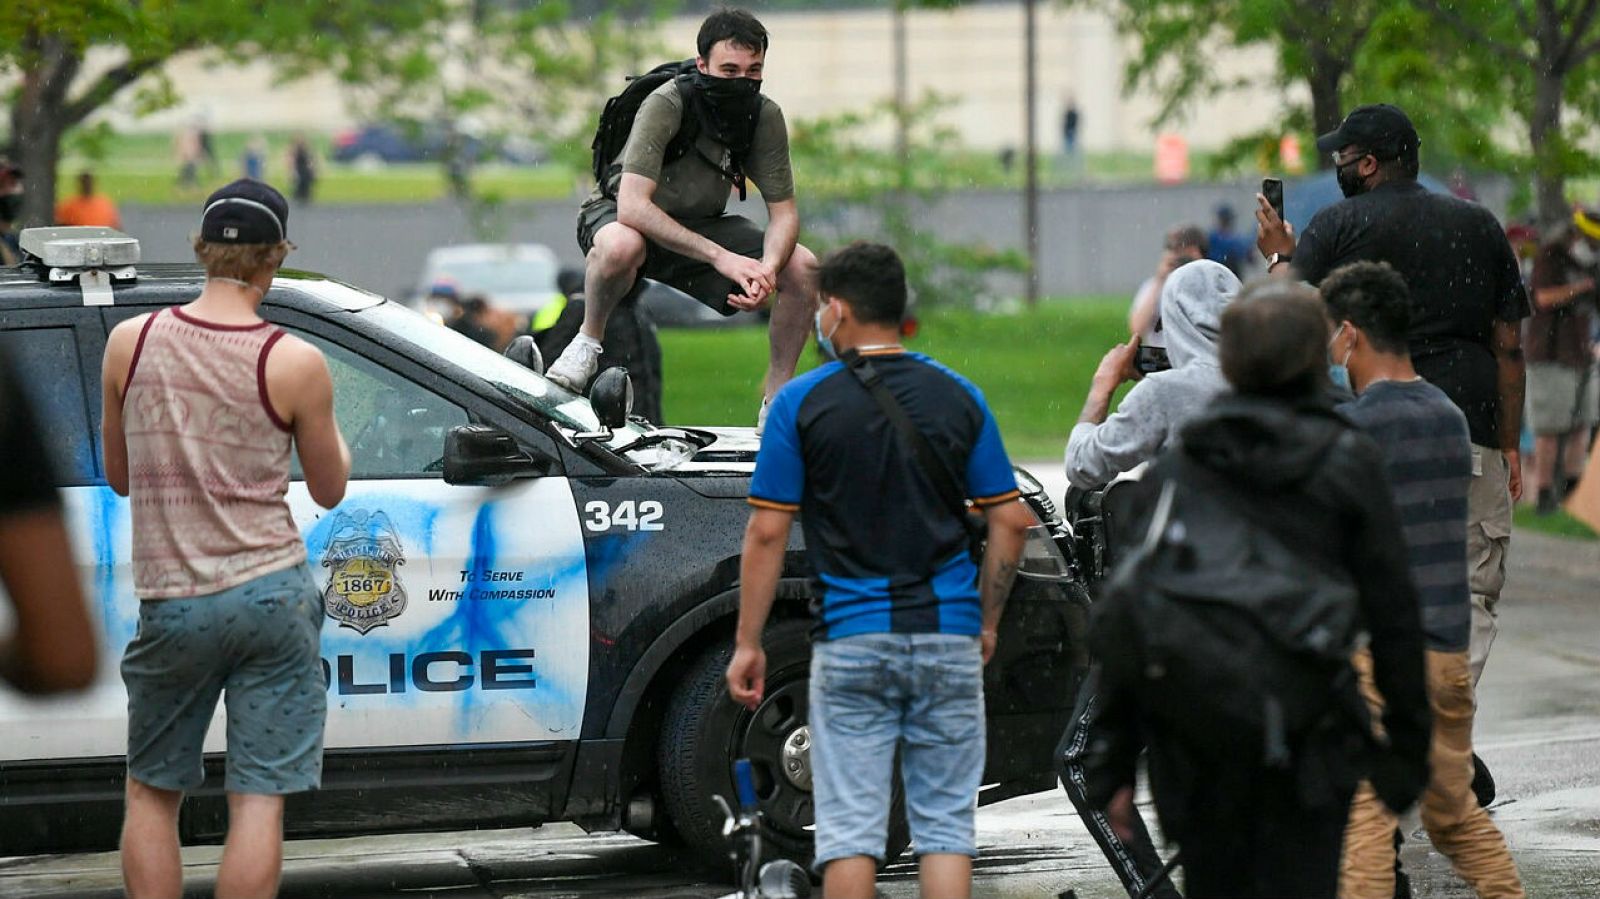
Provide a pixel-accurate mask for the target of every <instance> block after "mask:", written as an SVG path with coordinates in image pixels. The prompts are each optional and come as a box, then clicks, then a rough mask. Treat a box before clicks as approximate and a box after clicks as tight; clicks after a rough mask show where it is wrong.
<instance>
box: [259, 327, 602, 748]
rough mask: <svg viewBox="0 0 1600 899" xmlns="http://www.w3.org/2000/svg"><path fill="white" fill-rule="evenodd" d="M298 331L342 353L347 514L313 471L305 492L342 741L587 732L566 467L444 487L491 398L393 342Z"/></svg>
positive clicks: (581, 568) (579, 563) (449, 740)
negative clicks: (455, 441) (313, 494)
mask: <svg viewBox="0 0 1600 899" xmlns="http://www.w3.org/2000/svg"><path fill="white" fill-rule="evenodd" d="M291 330H297V329H293V328H291ZM297 333H299V335H300V336H302V337H304V338H305V339H307V340H310V341H311V342H312V343H313V344H314V345H316V346H317V347H318V348H319V349H321V350H322V351H323V354H324V356H325V357H326V358H327V360H328V367H329V372H330V374H331V375H332V377H333V383H334V414H335V416H336V417H337V418H338V420H339V427H340V430H341V432H342V433H343V434H344V436H345V439H346V441H347V442H348V443H349V445H350V456H351V479H350V486H349V489H348V491H347V492H346V495H345V499H344V501H343V502H342V503H340V504H339V506H338V507H337V508H335V509H334V510H332V511H331V512H324V511H323V510H322V509H320V508H318V507H317V506H316V505H315V504H314V503H312V502H311V500H310V497H309V496H308V495H307V493H306V491H305V487H304V484H303V483H301V482H298V481H297V482H296V483H295V485H294V486H293V487H292V488H291V490H290V494H289V500H290V505H291V507H292V509H293V510H294V514H295V518H296V521H297V522H298V523H299V524H300V526H301V529H302V531H303V532H304V533H305V535H306V546H307V551H308V554H309V559H308V561H309V562H310V564H311V566H312V568H313V570H314V573H315V579H316V581H317V583H318V585H319V586H320V587H321V588H322V599H323V603H324V607H325V612H326V615H327V618H328V621H327V623H326V625H325V627H324V629H323V636H322V650H323V652H322V657H323V665H324V670H325V674H326V675H327V679H328V685H329V694H328V699H329V703H328V730H327V746H328V748H329V749H340V748H357V747H365V746H450V745H460V744H483V743H502V742H526V741H544V740H575V739H577V737H578V731H579V725H580V724H581V722H582V718H583V703H584V698H585V693H586V686H587V681H586V678H587V673H588V665H589V658H588V646H589V603H588V577H587V571H586V567H585V561H584V551H583V541H582V537H581V531H580V529H579V525H578V520H577V510H576V508H575V506H574V504H573V501H572V493H571V489H570V487H569V486H568V483H567V479H566V478H564V477H561V476H560V474H559V473H556V474H552V475H551V476H547V477H542V478H531V479H525V480H519V481H515V482H513V483H512V484H511V485H509V486H507V487H503V488H498V489H491V488H487V487H467V486H456V485H450V484H446V483H445V482H444V481H443V480H442V476H441V473H442V470H443V456H444V442H445V435H446V434H447V433H448V431H449V430H450V429H451V428H453V427H457V426H459V425H464V424H467V423H469V420H471V419H474V418H481V416H482V414H483V413H484V412H486V411H490V412H491V414H492V411H493V410H492V407H490V406H488V404H484V403H481V401H479V400H478V398H476V397H473V396H472V395H471V394H467V393H464V392H461V388H459V387H458V386H456V385H453V384H451V383H449V382H448V381H446V380H443V379H439V378H438V377H437V376H436V375H435V374H434V373H432V372H430V371H428V370H426V369H425V368H422V367H421V366H417V365H416V364H415V362H412V361H410V360H405V359H402V358H399V357H397V356H396V357H390V356H389V355H388V354H387V351H384V350H381V349H380V348H377V347H373V346H369V345H361V346H362V350H363V351H362V352H361V353H357V352H352V350H351V349H349V348H346V347H345V346H340V345H336V344H334V343H332V342H330V341H328V340H324V339H321V338H320V337H318V336H316V335H314V334H308V333H305V332H304V331H297ZM353 345H356V344H353ZM484 352H489V351H488V350H484ZM380 360H381V361H380ZM469 410H471V413H472V414H469ZM495 423H497V424H502V423H501V422H495ZM533 438H534V439H548V438H544V437H543V435H538V434H537V433H536V432H535V433H534V435H533ZM547 449H548V450H549V452H550V454H551V457H552V458H553V457H554V454H555V449H554V446H553V445H551V446H549V447H547ZM296 465H298V460H297V461H296Z"/></svg>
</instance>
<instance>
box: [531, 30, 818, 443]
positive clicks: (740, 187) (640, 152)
mask: <svg viewBox="0 0 1600 899" xmlns="http://www.w3.org/2000/svg"><path fill="white" fill-rule="evenodd" d="M696 43H697V49H698V52H699V55H698V56H697V57H696V58H695V59H692V60H687V61H684V62H681V63H668V64H666V65H662V66H658V67H657V68H656V69H654V70H653V71H651V72H649V73H648V74H646V75H643V76H641V77H639V78H637V79H634V81H633V82H632V83H631V84H630V85H629V86H628V87H627V89H625V90H624V91H623V92H622V93H621V94H620V95H618V96H616V97H614V98H612V99H611V100H610V101H608V102H607V103H606V108H605V111H604V112H603V113H602V114H601V116H600V126H599V128H598V129H597V130H596V132H595V138H594V145H593V151H594V175H595V182H596V183H595V189H594V193H593V194H591V195H590V197H589V199H588V200H587V201H585V202H584V204H583V207H582V208H581V209H579V210H578V247H579V249H581V250H582V251H583V252H584V254H585V272H584V292H583V293H584V298H585V301H586V302H585V307H584V320H583V328H582V330H581V332H580V334H579V336H578V337H576V338H574V339H573V341H572V342H571V343H570V344H568V346H567V348H566V350H564V351H563V352H562V354H561V356H560V357H559V358H558V359H556V360H555V362H553V363H552V364H551V365H550V368H549V371H548V372H546V375H547V376H548V377H549V378H550V379H551V380H552V381H554V382H556V383H557V384H559V385H561V386H562V387H565V388H567V389H568V390H573V391H582V390H583V389H584V388H585V387H586V386H587V385H588V383H589V381H590V379H591V378H593V377H594V374H595V372H596V370H597V369H598V365H599V358H600V353H601V342H602V341H603V340H604V338H605V333H606V320H607V319H608V318H609V317H610V315H611V312H612V310H613V309H615V308H616V307H617V304H618V302H619V301H621V300H622V298H623V296H624V295H626V294H627V293H629V292H630V291H632V290H637V289H639V281H640V278H641V277H645V278H653V279H655V280H657V281H661V282H663V283H666V284H669V285H671V286H673V287H676V288H678V289H679V290H681V291H683V292H684V293H687V294H689V295H690V296H692V297H694V298H695V299H697V300H699V301H700V302H702V303H704V304H705V305H707V306H709V307H711V308H712V309H715V310H716V311H718V312H720V313H722V314H723V315H732V314H734V313H735V312H745V311H752V310H755V309H759V308H761V307H762V306H764V305H765V304H766V303H767V301H768V300H769V299H773V298H774V297H775V299H773V303H772V320H771V323H770V324H769V335H770V345H771V355H770V361H769V363H768V367H767V375H766V382H765V386H764V388H763V394H762V400H761V407H760V412H759V413H758V415H757V429H758V430H759V429H760V427H761V425H762V423H763V422H764V421H765V418H766V410H767V406H768V404H769V402H770V401H771V398H772V397H773V395H774V394H776V393H777V391H778V388H780V387H782V386H783V385H784V383H786V382H787V381H788V380H789V379H790V378H791V377H792V376H793V375H794V369H795V365H796V363H797V362H798V361H799V358H800V352H801V350H802V349H803V348H804V346H805V342H806V337H807V334H808V331H809V328H810V325H811V315H812V312H813V311H814V310H815V309H816V302H817V301H816V270H817V260H816V257H815V256H814V255H812V253H811V251H809V250H807V249H806V248H805V247H803V246H800V245H799V244H798V243H797V239H798V237H799V233H800V215H799V212H798V207H797V206H796V204H795V192H794V174H793V172H792V171H791V170H790V166H789V136H788V130H787V127H786V126H785V124H784V119H783V111H782V110H781V109H779V108H778V104H777V103H774V102H773V101H772V100H771V99H770V98H768V97H765V96H763V95H762V94H761V77H762V71H763V66H764V63H765V59H766V53H767V43H768V39H767V30H766V28H765V27H763V26H762V24H761V23H760V22H759V21H758V20H757V19H756V17H755V16H753V15H751V14H750V13H749V12H746V11H745V10H741V9H720V10H718V11H716V12H713V13H712V14H711V15H710V16H707V17H706V20H705V21H704V22H703V23H702V24H701V26H700V33H699V36H698V39H697V41H696ZM747 181H749V182H750V183H753V184H754V185H755V186H756V188H757V189H759V190H760V191H761V198H762V200H764V201H765V203H766V207H767V227H766V229H765V231H763V230H762V228H761V227H760V226H759V225H756V224H755V223H754V222H752V221H750V220H749V219H747V218H744V217H743V216H739V215H730V214H728V212H727V205H728V194H729V192H730V191H731V190H735V189H736V190H737V191H738V192H739V198H740V199H741V200H742V199H744V197H745V190H746V182H747Z"/></svg>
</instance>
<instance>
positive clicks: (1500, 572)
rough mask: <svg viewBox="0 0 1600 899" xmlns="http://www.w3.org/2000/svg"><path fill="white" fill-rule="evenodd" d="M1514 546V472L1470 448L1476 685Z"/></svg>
mask: <svg viewBox="0 0 1600 899" xmlns="http://www.w3.org/2000/svg"><path fill="white" fill-rule="evenodd" d="M1510 546H1511V467H1510V466H1509V465H1507V464H1506V454H1505V453H1504V452H1502V451H1500V450H1497V449H1490V448H1488V447H1486V446H1477V445H1474V446H1473V447H1472V483H1471V484H1470V485H1469V486H1468V487H1467V579H1468V583H1469V585H1470V586H1471V589H1472V647H1471V653H1472V683H1473V685H1477V683H1478V679H1479V678H1481V677H1483V666H1484V665H1485V664H1487V663H1488V661H1489V647H1491V646H1493V645H1494V638H1495V634H1497V633H1499V631H1500V622H1499V621H1498V615H1499V613H1498V611H1497V610H1496V609H1495V606H1497V605H1498V604H1499V603H1500V588H1502V587H1504V586H1505V583H1506V550H1507V549H1509V548H1510Z"/></svg>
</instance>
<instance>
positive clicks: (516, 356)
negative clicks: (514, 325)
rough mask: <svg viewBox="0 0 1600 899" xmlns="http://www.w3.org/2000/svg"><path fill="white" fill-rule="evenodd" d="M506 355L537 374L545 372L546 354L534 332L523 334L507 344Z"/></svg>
mask: <svg viewBox="0 0 1600 899" xmlns="http://www.w3.org/2000/svg"><path fill="white" fill-rule="evenodd" d="M505 357H506V358H507V359H510V360H511V361H512V362H515V363H517V364H518V365H520V366H522V367H523V368H526V369H528V370H529V371H531V372H533V373H534V374H536V375H542V374H544V354H543V353H540V352H539V344H538V342H537V341H535V340H534V339H533V335H532V334H523V335H521V336H520V337H517V338H515V339H514V340H512V341H511V342H510V343H509V344H506V350H505Z"/></svg>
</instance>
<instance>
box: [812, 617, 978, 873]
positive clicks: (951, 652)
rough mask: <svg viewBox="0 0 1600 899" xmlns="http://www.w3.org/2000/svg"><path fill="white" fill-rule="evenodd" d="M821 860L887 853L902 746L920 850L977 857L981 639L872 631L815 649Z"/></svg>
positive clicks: (910, 815) (814, 718) (903, 774)
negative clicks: (975, 823) (894, 781)
mask: <svg viewBox="0 0 1600 899" xmlns="http://www.w3.org/2000/svg"><path fill="white" fill-rule="evenodd" d="M810 719H811V738H812V746H811V762H812V771H813V776H814V778H815V783H814V787H815V794H814V795H815V799H816V804H817V814H816V819H817V831H816V862H815V865H816V868H817V870H819V871H820V870H822V868H823V867H824V866H826V865H827V863H828V862H830V861H833V860H834V859H840V858H850V857H852V856H862V855H864V856H870V857H872V858H875V859H877V860H879V861H882V860H883V858H884V844H885V842H886V841H887V839H888V832H889V804H890V794H891V787H892V782H891V781H892V778H893V776H894V761H895V750H896V749H897V748H898V749H899V750H900V776H901V780H902V782H903V783H904V784H905V792H906V818H907V820H908V821H909V822H910V824H911V839H912V842H913V843H914V844H915V850H916V853H917V854H918V855H928V854H935V853H951V854H959V855H969V856H975V855H977V845H976V842H975V839H974V835H973V816H974V813H975V812H976V811H977V807H978V788H979V787H980V786H981V785H982V782H983V763H984V717H983V658H982V654H981V651H980V650H979V646H978V638H977V637H967V636H961V635H955V634H861V635H858V636H854V637H842V638H840V639H837V640H828V641H822V642H818V643H817V644H816V645H815V647H814V648H813V650H812V655H811V711H810Z"/></svg>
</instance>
